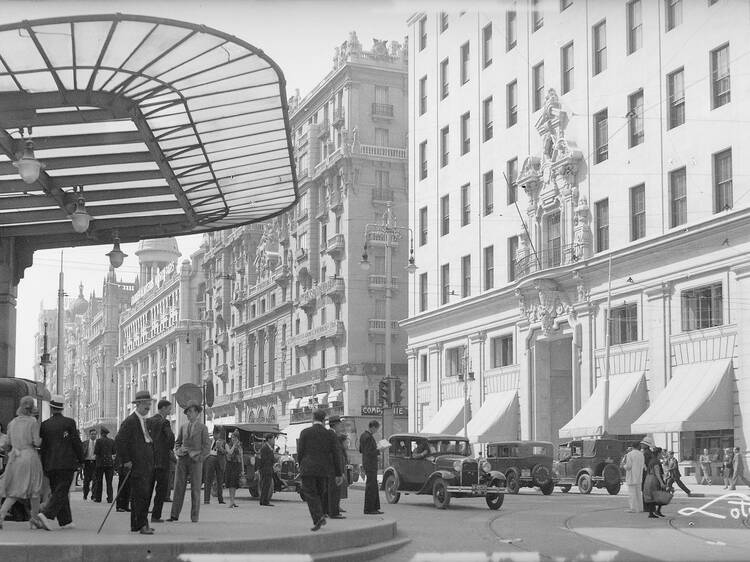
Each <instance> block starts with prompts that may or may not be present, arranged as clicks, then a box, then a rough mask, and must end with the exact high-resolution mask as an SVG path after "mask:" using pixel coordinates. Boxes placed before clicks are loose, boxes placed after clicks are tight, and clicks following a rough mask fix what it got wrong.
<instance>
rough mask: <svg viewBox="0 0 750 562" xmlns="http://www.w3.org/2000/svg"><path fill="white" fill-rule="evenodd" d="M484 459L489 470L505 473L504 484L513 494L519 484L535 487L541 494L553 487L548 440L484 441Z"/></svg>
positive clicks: (551, 489) (553, 476)
mask: <svg viewBox="0 0 750 562" xmlns="http://www.w3.org/2000/svg"><path fill="white" fill-rule="evenodd" d="M487 460H488V461H489V463H490V465H491V466H492V469H493V470H496V471H498V472H501V473H503V474H505V488H506V489H507V490H508V493H509V494H517V493H518V491H519V490H520V489H521V487H528V488H533V487H535V486H536V487H538V488H539V489H540V490H541V491H542V493H543V494H544V495H545V496H548V495H550V494H551V493H552V491H553V490H554V489H555V484H556V483H557V478H556V476H555V475H554V473H553V472H552V443H549V442H547V441H502V442H494V443H488V444H487Z"/></svg>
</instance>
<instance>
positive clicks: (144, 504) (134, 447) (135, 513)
mask: <svg viewBox="0 0 750 562" xmlns="http://www.w3.org/2000/svg"><path fill="white" fill-rule="evenodd" d="M152 402H153V400H152V398H151V394H150V393H149V391H148V390H139V391H138V392H136V393H135V400H133V404H135V410H134V411H133V413H132V414H130V415H129V416H128V417H127V418H125V420H124V421H123V422H122V424H120V431H118V432H117V439H116V441H115V443H116V444H117V455H118V456H119V457H120V461H121V462H122V466H123V467H124V468H126V469H128V470H129V471H130V477H129V481H130V530H131V531H132V532H137V533H140V534H142V535H153V534H154V529H153V528H151V526H149V524H148V506H149V504H150V503H151V482H152V480H153V478H154V440H153V439H152V438H151V434H150V433H149V431H148V427H147V425H146V423H147V419H148V418H147V416H148V413H149V411H150V410H151V403H152Z"/></svg>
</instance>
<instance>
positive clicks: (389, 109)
mask: <svg viewBox="0 0 750 562" xmlns="http://www.w3.org/2000/svg"><path fill="white" fill-rule="evenodd" d="M372 114H373V115H378V116H381V117H393V104H392V103H373V104H372Z"/></svg>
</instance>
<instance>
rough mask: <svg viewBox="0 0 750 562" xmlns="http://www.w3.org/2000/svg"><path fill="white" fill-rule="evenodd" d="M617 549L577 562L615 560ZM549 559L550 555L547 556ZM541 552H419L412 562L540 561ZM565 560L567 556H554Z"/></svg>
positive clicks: (577, 557)
mask: <svg viewBox="0 0 750 562" xmlns="http://www.w3.org/2000/svg"><path fill="white" fill-rule="evenodd" d="M619 554H620V553H619V551H617V550H599V551H597V552H592V553H591V554H582V555H579V556H576V558H575V560H576V562H613V561H614V560H616V559H617V556H618V555H619ZM545 558H547V559H549V556H545ZM541 559H542V555H541V554H540V553H539V552H419V553H417V554H415V555H414V556H413V557H412V559H411V562H539V561H540V560H541ZM552 560H553V561H556V562H557V561H559V562H564V561H565V560H566V559H565V558H556V557H553V558H552Z"/></svg>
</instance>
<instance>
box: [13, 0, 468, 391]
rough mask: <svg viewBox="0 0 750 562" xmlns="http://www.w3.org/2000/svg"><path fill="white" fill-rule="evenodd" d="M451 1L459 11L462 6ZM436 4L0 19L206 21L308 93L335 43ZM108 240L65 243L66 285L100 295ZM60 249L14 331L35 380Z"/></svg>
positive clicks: (27, 284) (211, 4)
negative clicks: (256, 51) (38, 341)
mask: <svg viewBox="0 0 750 562" xmlns="http://www.w3.org/2000/svg"><path fill="white" fill-rule="evenodd" d="M458 5H459V3H458V2H454V9H455V7H456V6H458ZM439 6H441V4H437V3H435V2H414V1H410V2H405V1H388V0H379V1H378V2H359V1H354V0H349V1H335V2H333V1H328V2H318V1H303V0H296V1H288V0H277V1H272V0H265V1H257V0H255V1H253V0H244V1H224V0H208V1H204V2H192V1H189V0H187V1H186V0H176V1H167V0H152V1H150V2H141V1H125V0H120V1H107V0H98V1H96V2H73V1H67V0H54V1H53V0H47V1H40V0H26V1H20V0H18V1H13V0H2V10H0V23H14V22H17V21H21V20H25V19H27V20H33V19H41V18H47V17H54V16H63V15H74V14H100V13H115V12H120V13H129V14H139V15H150V16H157V17H166V18H171V19H179V20H182V21H186V22H192V23H201V24H204V25H206V26H208V27H212V28H215V29H218V30H220V31H223V32H225V33H229V34H232V35H235V36H237V37H239V38H241V39H243V40H245V41H247V42H248V43H250V44H251V45H253V46H255V47H257V48H260V49H262V50H263V51H265V52H266V54H268V55H269V56H270V57H271V58H272V59H274V60H275V61H276V63H278V64H279V66H280V67H281V69H282V71H283V73H284V76H285V78H286V83H287V95H288V96H290V95H293V94H294V92H295V90H296V89H299V90H300V93H301V94H302V95H303V96H304V95H305V94H306V93H308V92H310V91H311V90H312V89H313V88H314V87H315V86H316V85H317V84H318V82H320V80H321V79H322V78H323V77H324V76H325V75H326V74H328V72H329V71H330V70H331V66H332V60H333V53H334V47H336V46H337V45H340V44H341V43H342V42H343V41H345V40H346V39H348V36H349V32H350V31H356V32H357V36H358V38H359V40H360V42H361V43H362V45H363V47H364V48H365V49H369V48H370V47H371V46H372V39H373V38H377V39H381V40H382V39H385V40H388V41H399V42H401V43H403V40H404V37H405V36H406V35H407V32H408V30H407V24H406V21H407V19H408V17H409V16H410V15H411V14H412V13H414V12H415V11H417V10H419V9H427V8H429V9H432V10H435V9H438V7H439ZM177 242H178V245H179V248H180V251H181V252H182V258H181V259H185V258H189V257H190V254H191V253H192V252H194V251H195V250H196V249H197V248H198V246H199V245H200V242H201V237H200V236H199V235H193V236H185V237H180V238H178V240H177ZM111 248H112V247H111V245H106V246H87V247H83V248H67V249H64V250H63V252H62V253H63V260H64V277H65V283H64V290H65V293H66V294H67V295H69V296H71V297H75V296H77V295H78V286H79V284H80V283H83V286H84V295H85V296H86V298H87V299H88V298H89V295H90V294H91V292H92V291H93V292H95V293H96V295H97V296H101V292H102V283H103V280H104V277H105V276H106V273H107V269H108V267H109V261H108V259H107V257H106V256H105V254H106V253H107V252H109V251H110V250H111ZM122 249H123V251H124V252H125V253H126V254H129V257H127V258H126V259H125V262H124V264H123V265H122V267H120V268H119V269H118V270H117V275H118V278H120V279H123V280H125V281H132V280H133V278H134V277H135V275H136V273H137V272H138V260H137V258H136V256H135V255H134V254H135V250H136V249H137V244H124V245H123V246H122ZM60 259H61V251H60V250H43V251H38V252H36V253H35V254H34V264H33V265H32V266H31V267H30V268H28V269H27V270H26V272H25V274H24V278H23V279H22V280H21V283H20V284H19V286H18V308H17V331H16V376H18V377H24V378H34V376H35V372H36V365H37V364H38V362H39V357H37V356H36V352H35V350H34V336H35V334H36V332H37V329H38V328H37V322H38V315H39V310H40V308H41V307H42V306H44V308H56V306H57V304H56V303H57V288H58V272H59V271H60Z"/></svg>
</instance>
